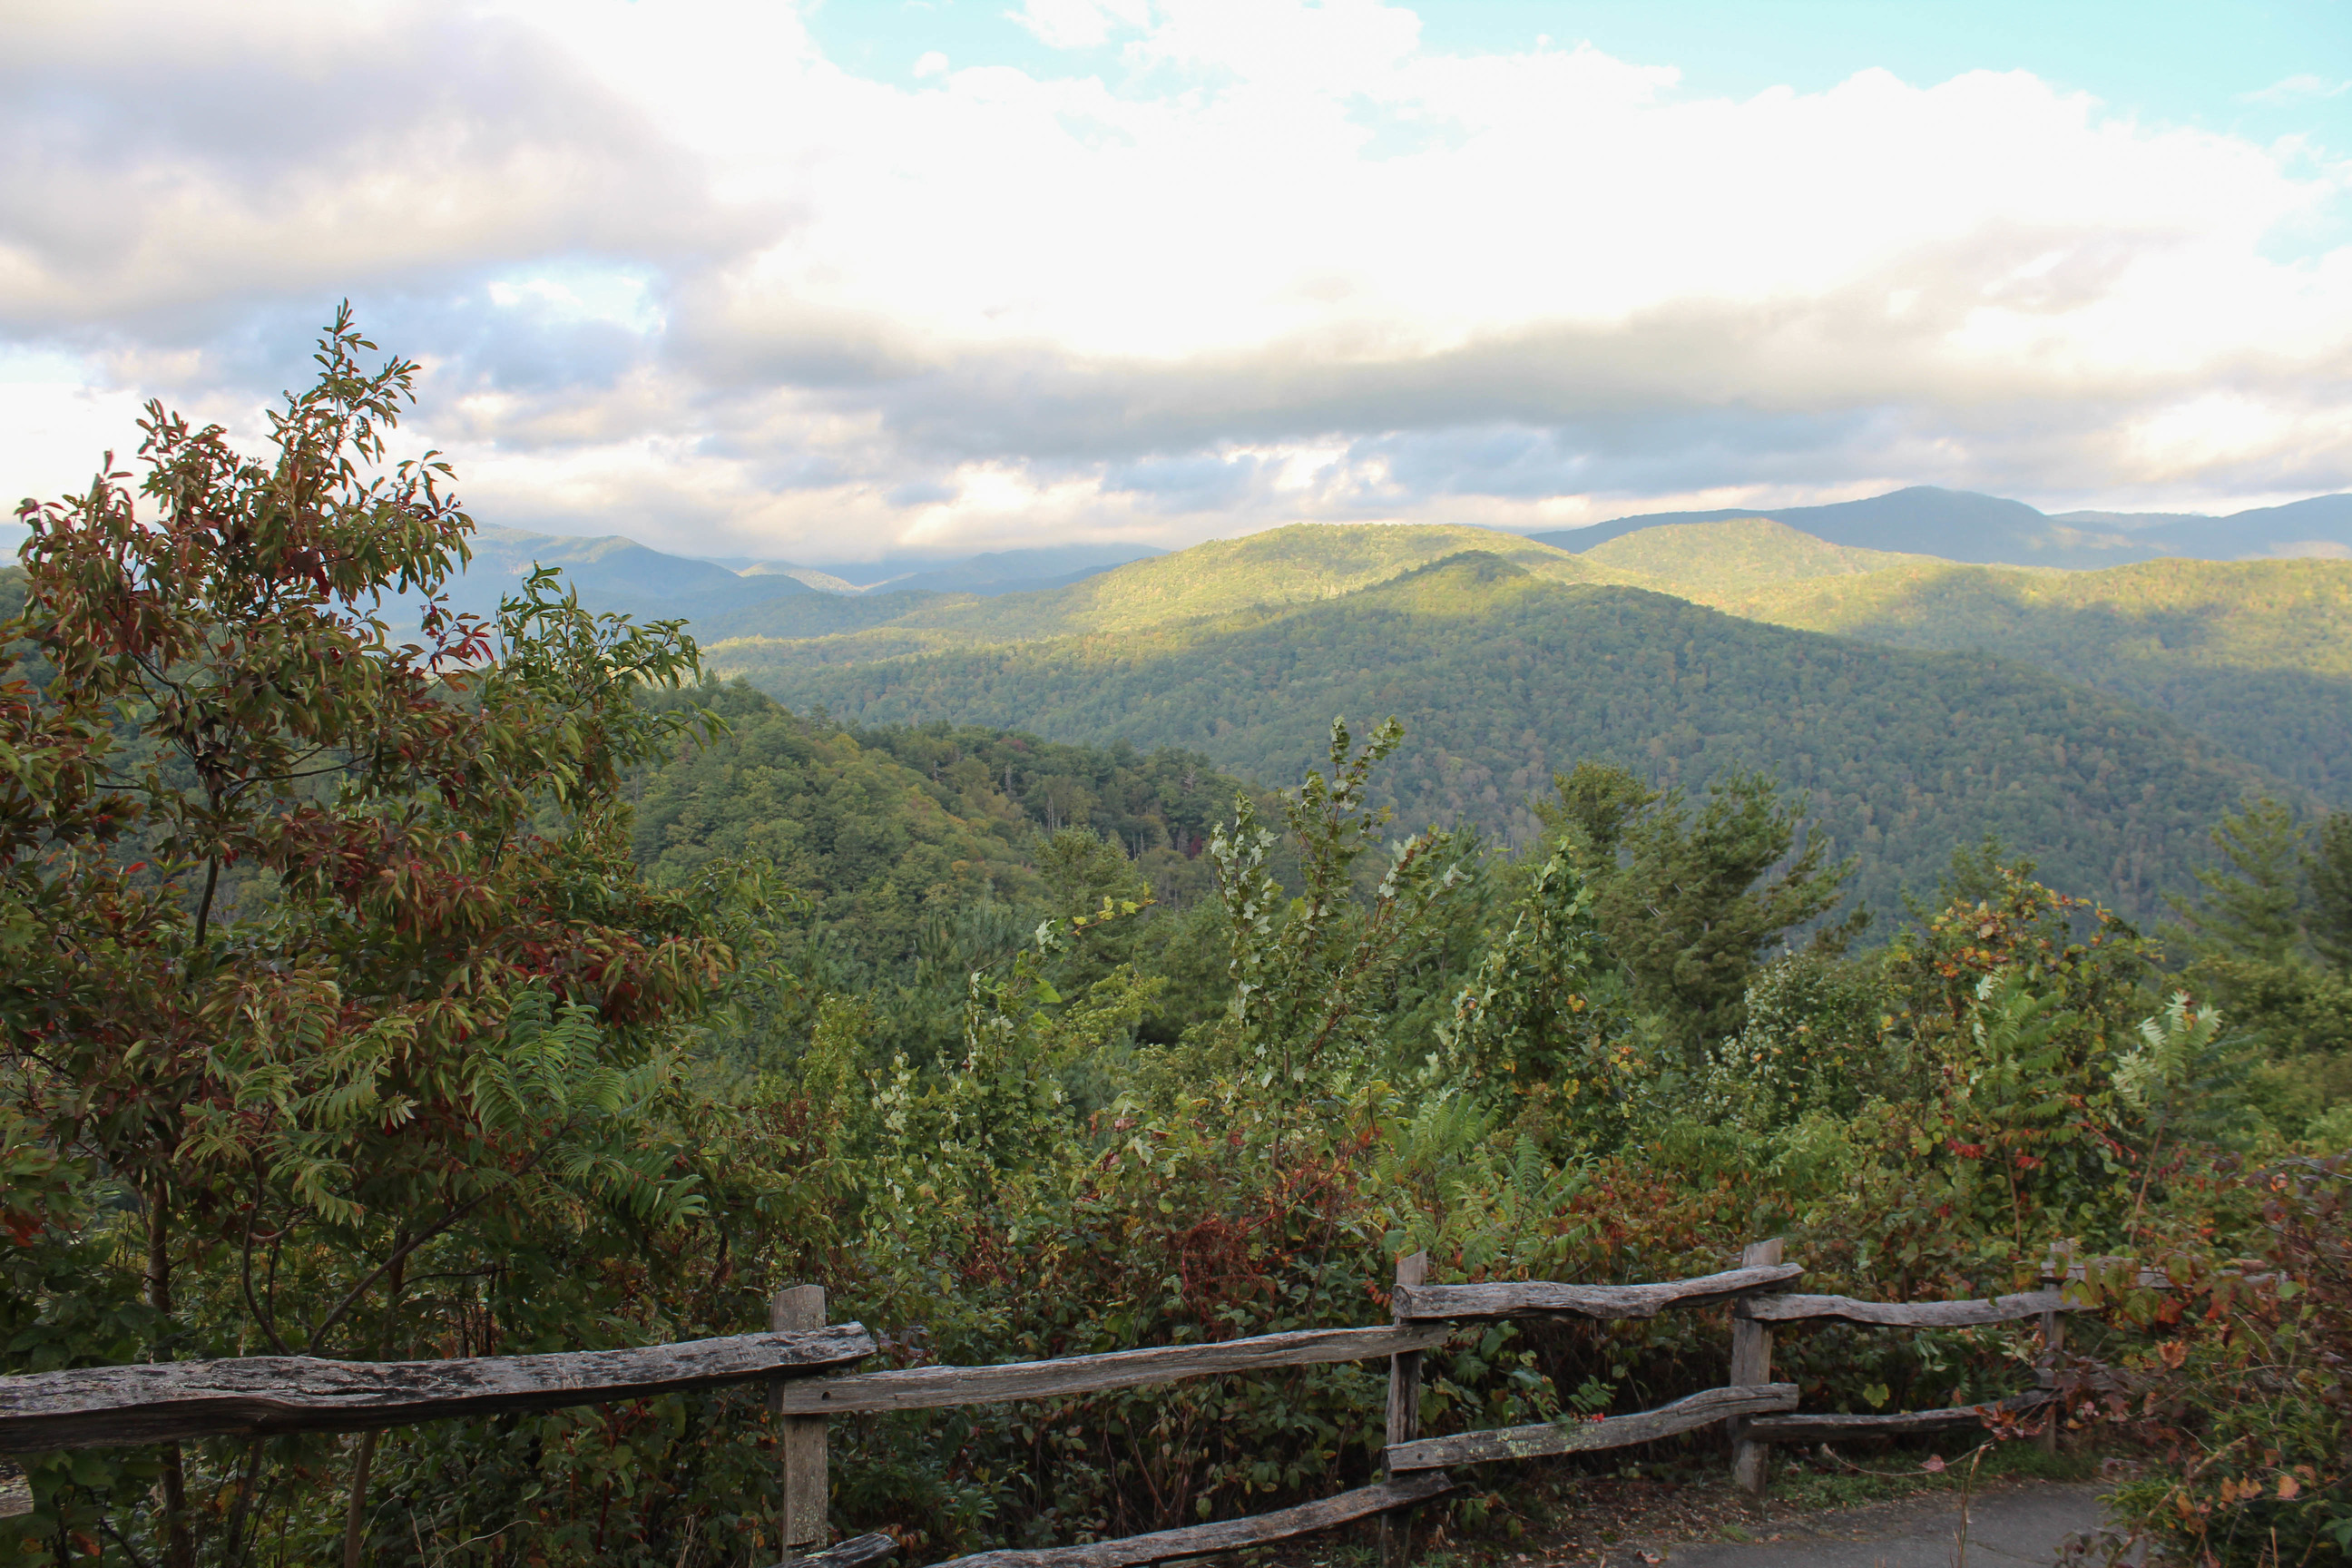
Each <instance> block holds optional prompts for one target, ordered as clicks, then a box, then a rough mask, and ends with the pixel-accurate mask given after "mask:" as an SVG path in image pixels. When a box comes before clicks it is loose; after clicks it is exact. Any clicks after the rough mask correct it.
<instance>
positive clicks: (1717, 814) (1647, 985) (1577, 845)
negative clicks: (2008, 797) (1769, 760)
mask: <svg viewBox="0 0 2352 1568" xmlns="http://www.w3.org/2000/svg"><path fill="white" fill-rule="evenodd" d="M1553 784H1554V785H1555V786H1556V787H1557V788H1558V790H1559V802H1558V804H1557V805H1551V806H1549V807H1547V808H1546V816H1547V819H1548V820H1549V822H1551V823H1552V824H1553V826H1555V827H1556V828H1557V829H1559V831H1561V832H1562V833H1563V834H1565V835H1566V837H1567V841H1568V843H1569V845H1570V852H1571V855H1572V858H1574V860H1575V863H1576V866H1577V869H1578V870H1579V871H1580V872H1581V873H1582V874H1583V876H1584V877H1585V879H1587V880H1588V881H1589V882H1590V883H1591V886H1592V889H1593V894H1594V910H1595V914H1596V917H1597V919H1598V920H1599V921H1600V924H1601V927H1602V928H1603V929H1604V930H1606V931H1608V932H1609V933H1610V937H1611V942H1610V946H1611V949H1612V954H1613V956H1614V957H1615V958H1616V959H1617V961H1618V963H1620V964H1621V965H1622V967H1623V968H1624V970H1625V972H1626V973H1627V974H1628V975H1629V976H1630V977H1631V979H1632V982H1633V989H1634V992H1635V995H1636V999H1637V1001H1638V1003H1639V1004H1640V1005H1642V1006H1643V1007H1645V1008H1647V1009H1649V1010H1651V1011H1653V1012H1654V1013H1655V1014H1656V1015H1657V1016H1660V1017H1661V1019H1662V1020H1663V1021H1664V1026H1665V1027H1666V1029H1667V1032H1668V1034H1669V1036H1670V1037H1671V1038H1672V1040H1673V1041H1674V1043H1675V1045H1676V1046H1677V1047H1679V1049H1680V1050H1681V1051H1682V1052H1683V1054H1684V1057H1685V1060H1686V1061H1695V1060H1696V1053H1697V1051H1698V1049H1699V1048H1700V1047H1702V1046H1704V1045H1706V1044H1709V1043H1712V1042H1714V1041H1717V1040H1720V1039H1722V1038H1724V1037H1727V1036H1728V1035H1733V1034H1737V1033H1738V1030H1739V1025H1740V1016H1741V1015H1740V1003H1741V998H1742V997H1743V996H1744V995H1745V994H1747V990H1748V979H1749V977H1750V975H1751V974H1753V973H1754V972H1755V969H1756V964H1757V961H1758V959H1759V956H1760V955H1761V954H1762V953H1763V952H1764V951H1765V949H1766V948H1767V947H1769V945H1770V944H1771V943H1772V942H1774V941H1776V940H1779V939H1781V938H1783V937H1784V936H1785V934H1786V933H1787V932H1788V931H1790V929H1791V928H1793V927H1796V926H1801V925H1803V924H1804V923H1805V922H1807V921H1811V920H1814V919H1816V918H1817V917H1819V916H1821V915H1822V914H1824V913H1826V912H1827V911H1828V910H1830V909H1831V908H1832V906H1834V905H1835V904H1836V903H1837V901H1838V899H1839V897H1840V889H1841V888H1842V887H1843V884H1844V882H1845V881H1846V879H1848V878H1849V877H1851V876H1852V875H1853V868H1854V865H1855V862H1854V861H1853V860H1852V859H1848V860H1844V861H1841V862H1839V863H1838V864H1836V865H1834V866H1829V867H1824V866H1823V865H1822V858H1823V851H1824V846H1823V845H1822V843H1821V842H1820V841H1818V840H1812V841H1809V842H1807V843H1806V845H1805V846H1804V847H1802V848H1801V849H1799V850H1797V852H1796V854H1795V856H1794V857H1793V858H1790V848H1791V847H1793V846H1794V845H1795V844H1796V841H1797V833H1798V827H1799V825H1800V822H1801V818H1800V817H1799V816H1798V815H1797V813H1796V812H1794V811H1793V810H1790V809H1786V808H1784V807H1783V806H1782V805H1780V795H1779V792H1778V790H1777V789H1776V788H1775V787H1774V785H1773V784H1772V781H1771V780H1770V779H1769V778H1768V777H1767V776H1765V775H1764V774H1762V773H1729V774H1727V775H1725V776H1723V777H1722V778H1719V779H1717V781H1716V782H1715V784H1713V785H1712V786H1711V787H1710V788H1709V790H1708V792H1707V797H1706V802H1705V804H1704V805H1701V806H1700V807H1699V809H1698V812H1697V814H1696V818H1695V819H1694V817H1693V816H1692V815H1691V814H1690V813H1689V812H1688V811H1687V810H1686V809H1685V805H1684V803H1683V796H1682V793H1681V792H1680V791H1679V790H1676V791H1671V792H1668V793H1665V794H1660V793H1658V792H1657V791H1654V790H1652V789H1650V788H1649V787H1648V786H1647V785H1645V784H1643V783H1642V782H1641V781H1640V780H1639V779H1637V778H1635V777H1634V776H1633V774H1631V773H1627V772H1625V771H1624V770H1623V769H1622V768H1615V767H1610V766H1607V765H1606V764H1603V763H1578V764H1577V765H1576V767H1575V768H1574V769H1573V770H1572V771H1570V772H1569V773H1562V774H1559V775H1558V776H1557V777H1556V778H1555V779H1554V780H1553ZM1784 861H1785V864H1783V862H1784ZM1776 866H1777V867H1779V868H1780V869H1779V870H1778V871H1777V872H1775V871H1774V869H1773V868H1775V867H1776ZM1867 919H1868V916H1867V914H1866V913H1864V911H1861V910H1856V911H1855V913H1854V914H1853V916H1850V917H1849V918H1848V919H1847V920H1846V921H1844V922H1843V923H1842V924H1840V925H1838V926H1834V927H1832V928H1830V929H1829V930H1828V931H1825V932H1824V933H1823V935H1822V939H1820V940H1822V941H1824V942H1827V943H1829V944H1832V945H1835V944H1837V943H1838V942H1842V941H1843V940H1844V939H1846V938H1849V937H1851V936H1852V935H1853V934H1854V933H1856V932H1858V931H1860V929H1861V928H1862V925H1863V924H1864V922H1866V921H1867Z"/></svg>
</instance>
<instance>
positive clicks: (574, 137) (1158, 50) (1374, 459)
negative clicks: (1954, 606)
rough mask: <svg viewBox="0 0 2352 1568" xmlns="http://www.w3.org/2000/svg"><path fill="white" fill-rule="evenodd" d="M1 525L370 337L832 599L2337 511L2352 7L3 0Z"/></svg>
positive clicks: (508, 468)
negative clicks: (1619, 548) (1568, 532)
mask: <svg viewBox="0 0 2352 1568" xmlns="http://www.w3.org/2000/svg"><path fill="white" fill-rule="evenodd" d="M0 39H5V48H0V490H5V491H6V492H7V494H8V495H9V496H10V497H11V498H13V497H15V496H18V495H24V494H27V493H32V494H43V495H53V494H55V493H57V492H58V491H60V490H63V489H68V488H72V487H75V486H77V485H79V483H81V482H85V481H86V479H87V477H88V475H89V472H90V470H91V468H93V467H94V465H95V462H96V460H97V458H98V456H99V454H100V451H102V450H103V449H104V448H106V447H121V448H125V449H127V448H128V447H131V446H133V445H135V432H134V430H133V428H132V420H133V418H134V417H135V411H136V408H137V406H138V405H139V403H140V402H141V401H142V399H144V398H146V397H149V396H161V397H163V398H164V399H166V400H167V401H168V402H171V403H173V404H174V405H178V406H182V407H184V408H186V409H188V410H189V411H190V412H192V413H196V414H200V415H203V416H209V417H213V418H217V419H219V420H221V421H222V422H223V423H225V424H227V425H229V426H231V427H232V428H233V429H236V430H240V431H250V430H252V429H254V428H256V427H257V424H258V418H257V409H258V407H259V405H260V404H261V403H262V401H263V400H265V399H266V398H268V396H269V395H272V394H273V393H274V392H275V391H276V390H277V389H278V388H280V387H283V386H286V385H288V384H292V383H293V382H295V381H297V380H299V378H300V377H301V375H302V374H303V372H304V370H305V368H306V366H307V355H308V353H309V340H310V337H311V335H312V334H313V333H314V332H315V331H316V329H317V328H318V326H319V325H320V323H321V322H322V321H324V320H325V319H326V318H327V316H328V315H329V313H330V312H331V310H332V309H333V306H334V303H335V301H336V300H338V299H340V298H342V297H344V296H349V297H350V298H351V299H352V300H353V301H354V302H355V303H356V305H357V307H358V308H359V310H360V311H361V315H362V324H363V325H365V326H366V327H368V328H369V329H370V330H371V331H372V332H373V335H374V336H375V337H376V338H377V340H378V341H379V342H382V343H383V345H384V346H385V347H386V348H387V349H396V350H398V351H399V352H401V353H406V354H410V355H412V356H414V357H415V358H417V359H419V360H420V361H422V362H423V363H424V365H425V371H426V374H425V377H424V382H423V388H422V391H423V396H422V400H421V403H420V405H419V408H418V410H417V413H416V416H415V418H414V420H413V421H412V422H411V427H410V430H409V434H411V435H413V436H415V437H416V439H417V440H418V441H420V442H429V443H431V444H433V445H436V446H438V447H443V448H445V449H446V450H447V451H448V452H450V453H451V454H452V455H453V457H454V458H455V459H456V461H457V464H458V467H459V471H460V474H461V476H462V478H463V479H464V480H465V484H464V489H463V493H464V494H465V495H466V496H467V499H468V500H469V501H470V502H471V504H472V507H473V510H474V511H475V513H476V515H477V516H478V518H480V519H481V520H482V521H493V522H504V523H509V524H513V525H516V526H521V527H530V528H539V529H543V530H546V531H554V532H563V533H604V532H622V533H627V534H630V535H632V536H634V537H636V538H638V539H641V540H644V541H646V542H648V543H653V544H656V545H657V546H659V547H662V548H665V549H670V550H676V551H681V552H690V553H698V554H711V555H731V554H747V555H762V556H772V557H782V558H790V559H796V560H801V561H808V562H821V563H831V562H851V561H856V560H861V559H870V558H872V557H874V556H876V555H878V554H882V553H885V552H939V553H968V552H972V551H977V550H986V549H996V548H1004V547H1007V546H1011V545H1017V544H1024V543H1045V542H1075V541H1093V540H1109V539H1121V540H1127V539H1131V540H1137V541H1142V542H1151V543H1157V544H1164V545H1176V544H1181V543H1186V542H1192V541H1195V540H1199V539H1202V538H1208V537H1212V536H1231V535H1233V534H1235V533H1239V532H1243V531H1249V530H1252V529H1255V528H1260V527H1265V526H1270V525H1272V524H1275V523H1278V522H1285V521H1297V520H1302V519H1323V520H1334V521H1339V520H1361V521H1383V520H1416V521H1419V520H1431V521H1469V522H1481V523H1489V524H1496V525H1501V526H1507V527H1516V528H1543V527H1560V526H1567V525H1571V524H1575V523H1579V522H1584V521H1598V520H1601V519H1604V518H1609V517H1614V516H1618V515H1622V514H1624V513H1628V512H1635V511H1647V510H1667V509H1672V508H1679V507H1689V506H1729V505H1745V504H1756V505H1764V504H1774V503H1778V504H1788V503H1790V502H1798V501H1807V500H1842V499H1846V498H1849V497H1853V496H1859V495H1867V494H1873V493H1876V492H1877V491H1879V490H1882V489H1888V488H1892V487H1894V486H1895V485H1901V484H1913V483H1929V484H1941V485H1949V486H1955V487H1962V488H1969V489H1985V490H1990V491H1994V492H1997V493H2000V494H2006V495H2013V496H2018V497H2021V498H2022V499H2024V500H2031V501H2033V502H2035V503H2036V504H2039V505H2042V506H2044V507H2045V508H2049V509H2052V510H2057V509H2062V508H2065V507H2073V506H2114V507H2122V508H2129V509H2137V510H2231V509H2233V508H2235V507H2238V506H2242V505H2251V504H2262V503H2264V502H2268V501H2274V500H2287V499H2292V498H2294V497H2298V496H2303V495H2309V494H2314V493H2318V492H2322V491H2328V490H2336V489H2352V0H2293V3H2282V4H2264V3H2261V0H2228V3H2226V4H2220V3H2216V4H2184V3H2177V0H2133V3H2131V4H2115V5H2109V4H2103V3H2095V0H2069V3H2068V4H2066V5H2055V6H2053V5H2048V4H2047V3H2046V0H2035V3H2032V4H2024V3H2018V4H2011V3H2009V0H1969V3H1968V4H1943V3H1939V0H1938V3H1930V0H1917V3H1913V4H1906V5H1885V4H1882V3H1880V0H1779V3H1776V4H1774V5H1759V4H1754V3H1752V0H1718V3H1683V0H1638V3H1636V0H1623V3H1601V4H1564V3H1552V4H1543V3H1537V0H1443V3H1439V0H1423V4H1422V5H1421V6H1420V8H1419V10H1418V12H1416V10H1415V9H1413V8H1411V7H1408V6H1395V5H1379V4H1376V3H1372V0H1322V3H1320V4H1313V3H1304V0H928V3H925V0H825V3H824V4H823V5H814V4H802V5H793V4H791V3H789V0H634V3H628V0H548V3H545V4H535V3H530V0H517V3H490V4H445V3H439V0H419V3H412V0H375V3H359V0H353V3H351V4H330V3H325V0H175V3H173V4H170V5H164V4H160V3H152V0H150V3H144V4H110V3H108V0H77V3H76V4H74V5H56V4H54V3H50V0H0Z"/></svg>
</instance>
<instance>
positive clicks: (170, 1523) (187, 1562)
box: [147, 1177, 196, 1568]
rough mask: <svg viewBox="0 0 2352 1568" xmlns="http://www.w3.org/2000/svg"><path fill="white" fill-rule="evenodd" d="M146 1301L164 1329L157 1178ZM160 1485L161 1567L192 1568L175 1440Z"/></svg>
mask: <svg viewBox="0 0 2352 1568" xmlns="http://www.w3.org/2000/svg"><path fill="white" fill-rule="evenodd" d="M147 1304H148V1305H149V1306H150V1307H152V1308H154V1309H155V1311H156V1314H157V1316H158V1317H160V1318H162V1319H163V1322H162V1323H160V1324H158V1325H157V1331H158V1332H159V1333H162V1332H164V1331H167V1329H168V1325H169V1324H170V1321H171V1317H172V1207H171V1188H170V1186H169V1185H168V1184H166V1183H165V1182H164V1181H163V1179H162V1178H161V1177H158V1178H157V1179H156V1182H155V1184H154V1186H153V1187H152V1188H150V1189H149V1191H148V1194H147ZM149 1359H150V1360H153V1361H161V1360H163V1359H164V1358H163V1356H161V1355H152V1356H150V1357H149ZM195 1562H196V1552H195V1544H194V1542H192V1541H190V1540H189V1539H188V1477H187V1471H186V1469H185V1468H184V1467H183V1466H182V1465H181V1463H180V1446H179V1445H178V1444H177V1443H166V1444H165V1445H164V1446H163V1563H164V1568H195Z"/></svg>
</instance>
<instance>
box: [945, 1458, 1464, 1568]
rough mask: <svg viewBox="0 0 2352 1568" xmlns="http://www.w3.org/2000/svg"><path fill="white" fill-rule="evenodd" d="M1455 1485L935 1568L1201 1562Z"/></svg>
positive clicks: (1432, 1482)
mask: <svg viewBox="0 0 2352 1568" xmlns="http://www.w3.org/2000/svg"><path fill="white" fill-rule="evenodd" d="M1456 1484H1457V1483H1455V1482H1454V1481H1452V1480H1449V1479H1447V1478H1446V1476H1445V1473H1444V1471H1443V1470H1425V1471H1423V1472H1422V1473H1421V1474H1420V1475H1416V1476H1407V1477H1405V1478H1404V1479H1402V1480H1394V1481H1383V1482H1381V1484H1380V1485H1378V1486H1370V1487H1359V1488H1358V1489H1356V1490H1354V1491H1351V1492H1341V1493H1339V1496H1337V1497H1327V1498H1318V1499H1317V1500H1315V1501H1313V1502H1304V1503H1300V1504H1299V1505H1298V1506H1297V1508H1286V1509H1281V1510H1276V1512H1273V1513H1261V1514H1255V1515H1253V1516H1251V1517H1250V1518H1248V1519H1229V1520H1224V1521H1221V1522H1219V1523H1216V1524H1195V1525H1190V1526H1187V1527H1186V1528H1184V1529H1182V1530H1162V1531H1157V1532H1155V1533H1153V1534H1150V1535H1130V1536H1129V1537H1127V1538H1126V1539H1125V1540H1122V1541H1098V1542H1093V1543H1091V1544H1089V1545H1086V1546H1047V1547H1043V1548H1040V1549H1037V1550H1035V1551H1028V1552H976V1553H974V1554H973V1555H971V1556H970V1557H957V1558H952V1559H950V1561H948V1562H946V1563H940V1564H939V1565H938V1568H1137V1565H1138V1564H1141V1563H1165V1562H1168V1561H1169V1560H1170V1559H1171V1558H1177V1557H1202V1556H1206V1555H1208V1554H1209V1553H1211V1552H1239V1551H1241V1550H1242V1549H1243V1548H1244V1547H1250V1546H1265V1545H1268V1544H1270V1543H1272V1542H1276V1541H1288V1540H1290V1539H1291V1538H1292V1537H1293V1536H1299V1535H1308V1534H1312V1533H1313V1532H1314V1531H1318V1530H1329V1529H1331V1528H1332V1527H1333V1526H1335V1525H1341V1524H1349V1523H1352V1522H1353V1521H1357V1520H1360V1519H1369V1518H1370V1517H1371V1516H1372V1515H1374V1514H1376V1513H1385V1512H1387V1511H1388V1510H1391V1509H1392V1508H1409V1507H1411V1506H1412V1504H1414V1503H1419V1502H1427V1501H1428V1500H1430V1499H1432V1498H1433V1497H1441V1496H1443V1495H1444V1494H1445V1493H1446V1492H1449V1491H1452V1490H1453V1489H1454V1487H1455V1485H1456Z"/></svg>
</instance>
